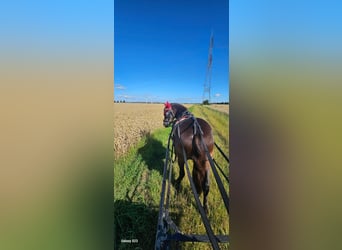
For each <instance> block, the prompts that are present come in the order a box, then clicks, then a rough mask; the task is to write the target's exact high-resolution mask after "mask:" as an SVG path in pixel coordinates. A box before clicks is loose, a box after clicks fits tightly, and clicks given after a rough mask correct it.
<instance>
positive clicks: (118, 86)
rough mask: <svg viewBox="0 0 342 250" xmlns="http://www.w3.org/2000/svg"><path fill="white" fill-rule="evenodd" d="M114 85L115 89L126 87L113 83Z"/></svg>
mask: <svg viewBox="0 0 342 250" xmlns="http://www.w3.org/2000/svg"><path fill="white" fill-rule="evenodd" d="M114 87H115V88H116V89H120V90H124V89H126V87H125V86H123V85H121V84H114Z"/></svg>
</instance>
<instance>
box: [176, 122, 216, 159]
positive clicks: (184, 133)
mask: <svg viewBox="0 0 342 250" xmlns="http://www.w3.org/2000/svg"><path fill="white" fill-rule="evenodd" d="M196 120H197V122H198V125H199V127H197V126H195V124H194V121H195V120H194V119H192V118H189V119H187V120H184V121H182V122H181V123H180V124H179V128H178V129H179V131H177V130H176V131H175V135H174V136H175V138H176V140H174V143H175V144H176V145H179V146H181V143H180V141H179V135H180V139H181V141H182V144H183V145H184V149H185V151H186V154H187V157H191V156H192V154H193V152H194V150H193V145H194V144H193V140H194V139H196V138H195V137H197V140H198V139H199V138H200V135H199V133H201V131H202V132H203V134H202V138H203V140H204V143H205V144H206V146H207V148H208V150H209V152H212V150H213V147H214V138H213V134H212V129H211V126H210V125H209V123H208V122H207V121H205V120H204V119H202V118H196ZM197 144H198V143H197ZM179 150H181V147H179ZM201 151H203V150H201ZM179 153H181V154H182V152H179Z"/></svg>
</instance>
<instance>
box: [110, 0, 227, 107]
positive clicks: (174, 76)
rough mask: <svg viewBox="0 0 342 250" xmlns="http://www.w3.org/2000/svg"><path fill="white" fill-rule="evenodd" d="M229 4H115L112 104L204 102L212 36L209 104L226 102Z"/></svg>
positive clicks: (133, 0) (218, 0) (176, 0)
mask: <svg viewBox="0 0 342 250" xmlns="http://www.w3.org/2000/svg"><path fill="white" fill-rule="evenodd" d="M228 8H229V6H228V0H214V1H212V0H206V1H180V0H173V1H167V0H160V1H152V0H150V1H149V0H146V1H141V0H129V1H127V0H115V2H114V82H115V83H114V98H115V99H116V100H126V101H146V100H148V101H161V102H165V101H170V102H202V96H203V89H204V88H203V87H204V82H205V76H206V70H207V64H208V50H209V42H210V35H211V32H212V31H213V34H214V48H213V64H212V80H211V101H212V102H225V101H229V72H228V70H229V67H228V63H229V59H228V56H229V55H228V46H229V41H228V26H229V16H228V13H229V9H228Z"/></svg>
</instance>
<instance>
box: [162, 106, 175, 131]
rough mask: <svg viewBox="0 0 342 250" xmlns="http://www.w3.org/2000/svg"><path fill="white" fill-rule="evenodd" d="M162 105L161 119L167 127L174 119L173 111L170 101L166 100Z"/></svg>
mask: <svg viewBox="0 0 342 250" xmlns="http://www.w3.org/2000/svg"><path fill="white" fill-rule="evenodd" d="M164 105H165V107H164V120H163V125H164V127H169V126H170V125H171V124H172V122H173V120H174V119H175V113H174V111H173V110H172V106H171V103H169V102H166V103H165V104H164Z"/></svg>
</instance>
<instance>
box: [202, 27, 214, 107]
mask: <svg viewBox="0 0 342 250" xmlns="http://www.w3.org/2000/svg"><path fill="white" fill-rule="evenodd" d="M213 47H214V34H213V32H211V36H210V44H209V52H208V65H207V72H206V74H205V81H204V90H203V100H202V101H205V100H208V101H209V103H210V102H211V94H210V90H211V68H212V64H213Z"/></svg>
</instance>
